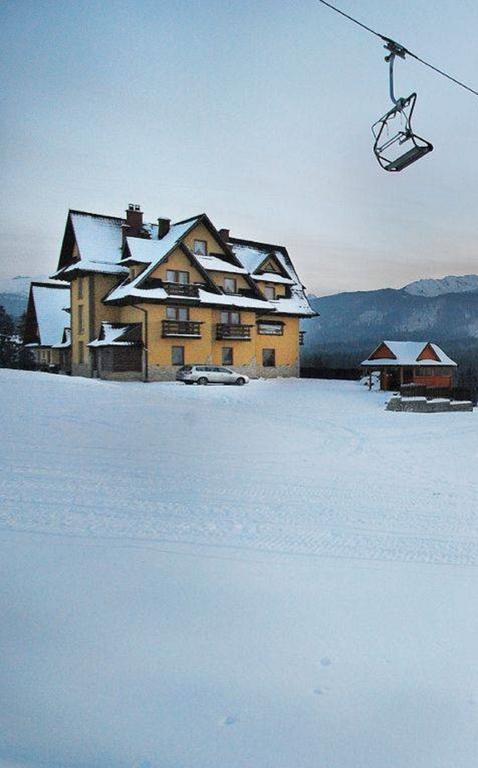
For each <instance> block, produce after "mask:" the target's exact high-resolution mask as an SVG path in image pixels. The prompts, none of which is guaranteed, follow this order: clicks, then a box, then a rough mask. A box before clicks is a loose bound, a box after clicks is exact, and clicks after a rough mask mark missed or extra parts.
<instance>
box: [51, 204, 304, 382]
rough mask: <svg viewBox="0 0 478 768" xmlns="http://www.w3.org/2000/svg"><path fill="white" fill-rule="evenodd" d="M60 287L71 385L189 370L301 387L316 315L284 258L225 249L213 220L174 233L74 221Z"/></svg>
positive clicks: (262, 246) (275, 250) (237, 242)
mask: <svg viewBox="0 0 478 768" xmlns="http://www.w3.org/2000/svg"><path fill="white" fill-rule="evenodd" d="M54 277H55V278H57V279H61V280H63V281H68V282H69V283H70V286H71V367H72V373H73V375H81V376H98V377H100V378H104V379H143V380H168V379H174V377H175V374H176V371H177V369H178V368H179V367H180V366H182V365H190V364H214V365H227V366H232V367H233V368H234V370H237V371H239V372H241V373H246V374H247V375H249V376H251V377H258V376H268V377H270V376H298V375H299V345H300V337H301V335H300V329H299V323H300V318H301V317H311V316H313V315H314V314H315V313H314V311H313V310H312V308H311V307H310V305H309V302H308V300H307V297H306V295H305V291H304V287H303V285H302V284H301V282H300V280H299V277H298V276H297V273H296V271H295V269H294V266H293V264H292V261H291V259H290V257H289V254H288V253H287V250H286V249H285V248H284V247H283V246H277V245H269V244H267V243H257V242H253V241H250V240H242V239H239V238H234V237H230V235H229V231H228V230H224V229H221V230H217V229H216V228H215V227H214V225H213V224H212V222H211V221H210V220H209V218H208V217H207V216H206V214H200V215H199V216H194V217H193V218H190V219H187V220H183V221H179V222H176V223H174V224H171V222H170V220H169V219H158V221H157V223H156V224H146V223H144V222H143V214H142V212H141V210H140V208H139V206H138V205H130V206H129V207H128V210H127V211H126V218H125V219H122V218H116V217H113V216H100V215H97V214H92V213H85V212H82V211H70V212H69V214H68V218H67V223H66V228H65V235H64V238H63V244H62V248H61V253H60V259H59V263H58V271H57V272H56V274H55V275H54Z"/></svg>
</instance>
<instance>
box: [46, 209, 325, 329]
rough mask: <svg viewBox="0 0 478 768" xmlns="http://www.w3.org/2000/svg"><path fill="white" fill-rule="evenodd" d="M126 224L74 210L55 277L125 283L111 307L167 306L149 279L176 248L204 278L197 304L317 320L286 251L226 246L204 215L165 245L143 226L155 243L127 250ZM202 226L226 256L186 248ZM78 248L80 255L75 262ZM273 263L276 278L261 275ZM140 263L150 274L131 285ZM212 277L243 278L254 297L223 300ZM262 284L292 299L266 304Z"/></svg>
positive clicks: (130, 242)
mask: <svg viewBox="0 0 478 768" xmlns="http://www.w3.org/2000/svg"><path fill="white" fill-rule="evenodd" d="M125 223H126V220H125V219H123V218H120V217H117V216H103V215H99V214H94V213H89V212H86V211H76V210H70V211H69V213H68V219H67V224H66V228H65V235H64V238H63V244H62V250H61V254H60V260H59V264H58V271H57V272H56V273H55V275H54V276H53V277H63V278H65V279H71V278H72V277H73V276H74V275H75V274H77V273H78V272H100V273H105V274H112V275H117V276H118V279H120V278H121V277H124V278H126V279H125V280H123V282H122V283H119V284H118V286H117V287H115V288H113V289H112V291H111V292H110V294H109V295H108V297H107V298H106V299H105V301H106V302H118V301H119V302H121V303H127V302H128V300H131V301H137V300H138V299H143V300H146V301H147V300H148V299H149V300H151V301H164V300H168V299H169V295H168V294H167V293H166V292H165V291H164V289H162V288H161V286H160V285H153V284H152V282H153V281H149V278H150V276H151V275H152V274H153V272H154V270H155V269H156V268H157V267H158V266H159V265H160V264H161V263H162V262H163V261H164V260H165V259H166V258H167V257H168V255H169V254H170V253H171V252H172V251H173V250H174V248H176V247H180V248H181V249H182V250H183V252H184V253H185V254H186V255H187V256H188V258H189V260H190V261H191V263H192V264H193V265H194V266H195V267H196V268H197V269H198V271H199V272H200V274H201V275H202V276H203V278H204V286H200V290H199V296H198V297H196V301H197V302H198V303H205V304H209V305H213V304H214V305H218V306H222V305H223V306H228V307H231V306H234V307H235V306H237V307H241V306H243V307H246V306H247V307H248V308H251V309H252V308H253V309H256V310H262V311H264V313H269V312H279V313H281V314H289V315H297V316H304V317H311V316H314V315H315V314H316V313H315V312H314V310H313V309H312V307H311V306H310V304H309V302H308V300H307V297H306V295H305V290H304V286H303V285H302V283H301V282H300V280H299V277H298V275H297V273H296V271H295V269H294V267H293V264H292V261H291V259H290V256H289V254H288V253H287V250H286V248H284V247H283V246H280V245H271V244H270V243H259V242H257V241H253V240H243V239H240V238H228V239H227V242H226V241H225V240H224V239H223V237H222V236H221V235H220V234H219V232H218V230H217V229H216V227H215V226H214V224H213V223H212V222H211V220H210V219H209V217H208V216H207V214H205V213H200V214H198V215H196V216H192V217H190V218H188V219H183V220H181V221H177V222H175V223H174V224H173V225H172V226H171V227H170V229H169V232H168V233H167V234H166V235H165V236H164V237H162V238H161V239H158V226H157V225H155V224H144V225H143V230H144V232H145V233H146V234H149V236H150V238H148V237H145V238H141V237H126V239H125V242H124V245H123V231H124V230H123V226H124V224H125ZM199 223H201V224H203V225H204V226H205V227H206V228H207V229H208V231H209V232H210V233H211V235H212V236H213V237H214V239H215V240H216V241H217V243H218V245H219V246H220V247H218V251H219V250H222V251H223V253H210V254H208V255H207V256H200V255H198V254H194V253H193V251H192V250H191V249H190V248H188V247H187V246H186V245H185V243H184V242H183V240H184V237H185V236H186V235H187V234H188V232H189V231H191V230H192V229H193V228H194V227H196V226H197V225H198V224H199ZM75 243H76V245H77V248H78V253H75V257H73V253H74V245H75ZM269 258H272V259H273V260H274V261H275V262H276V263H277V266H278V272H277V273H276V272H267V273H263V272H261V271H260V270H261V266H262V265H263V264H265V263H266V262H267V260H268V259H269ZM135 263H136V264H144V265H145V269H143V270H142V272H141V273H140V274H139V275H137V276H136V277H135V278H134V279H132V280H130V279H129V270H128V267H127V265H129V264H135ZM211 272H224V273H231V274H240V275H243V277H244V279H245V281H246V283H247V284H248V289H247V292H248V293H249V295H244V296H242V295H239V296H234V297H231V296H230V295H226V294H223V293H222V290H221V288H218V287H217V286H216V285H215V284H214V282H213V280H212V279H211V277H210V275H209V273H211ZM261 281H262V282H264V281H266V282H270V283H276V284H282V285H284V286H287V291H288V293H287V297H284V298H278V299H276V300H270V299H269V300H268V299H266V298H265V296H264V295H263V294H262V293H261V291H260V286H259V283H260V282H261ZM233 299H235V301H233Z"/></svg>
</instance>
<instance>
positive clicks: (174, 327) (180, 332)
mask: <svg viewBox="0 0 478 768" xmlns="http://www.w3.org/2000/svg"><path fill="white" fill-rule="evenodd" d="M171 336H189V337H193V338H195V339H200V338H201V323H195V322H193V321H191V320H163V339H165V338H168V337H171Z"/></svg>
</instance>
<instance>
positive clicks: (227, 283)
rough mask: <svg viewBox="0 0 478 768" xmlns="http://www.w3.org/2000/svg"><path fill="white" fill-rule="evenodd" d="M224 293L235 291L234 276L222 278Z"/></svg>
mask: <svg viewBox="0 0 478 768" xmlns="http://www.w3.org/2000/svg"><path fill="white" fill-rule="evenodd" d="M224 293H237V282H236V279H235V278H234V277H225V278H224Z"/></svg>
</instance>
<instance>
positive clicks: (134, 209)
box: [121, 203, 149, 243]
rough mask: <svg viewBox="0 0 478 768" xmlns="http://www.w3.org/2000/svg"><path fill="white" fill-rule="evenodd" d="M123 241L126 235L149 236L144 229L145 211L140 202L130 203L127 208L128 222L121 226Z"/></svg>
mask: <svg viewBox="0 0 478 768" xmlns="http://www.w3.org/2000/svg"><path fill="white" fill-rule="evenodd" d="M121 229H122V231H123V243H124V239H125V237H149V235H148V233H147V232H145V230H143V211H142V210H141V206H140V205H138V203H130V204H129V205H128V208H127V209H126V224H123V225H122V227H121Z"/></svg>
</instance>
